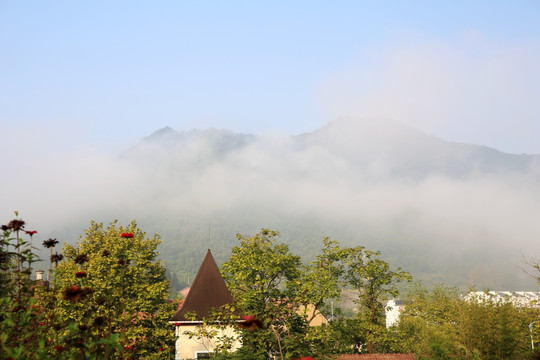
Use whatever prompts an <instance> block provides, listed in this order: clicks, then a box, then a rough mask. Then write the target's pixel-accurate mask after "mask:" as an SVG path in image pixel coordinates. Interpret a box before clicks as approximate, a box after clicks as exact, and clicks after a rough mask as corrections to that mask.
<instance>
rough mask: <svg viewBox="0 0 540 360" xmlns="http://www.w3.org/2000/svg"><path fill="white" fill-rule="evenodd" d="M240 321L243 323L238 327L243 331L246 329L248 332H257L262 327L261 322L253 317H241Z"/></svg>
mask: <svg viewBox="0 0 540 360" xmlns="http://www.w3.org/2000/svg"><path fill="white" fill-rule="evenodd" d="M242 319H243V320H244V321H243V322H242V323H241V324H240V326H241V327H243V328H244V329H248V330H249V331H253V330H257V329H260V328H262V327H263V323H262V321H261V320H259V319H256V318H255V316H253V315H245V316H242Z"/></svg>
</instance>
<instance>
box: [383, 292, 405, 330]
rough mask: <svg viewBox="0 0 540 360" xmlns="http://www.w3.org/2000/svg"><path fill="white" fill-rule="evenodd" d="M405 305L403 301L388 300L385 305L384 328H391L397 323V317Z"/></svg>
mask: <svg viewBox="0 0 540 360" xmlns="http://www.w3.org/2000/svg"><path fill="white" fill-rule="evenodd" d="M404 308H405V305H404V303H403V301H401V300H398V299H392V300H389V301H388V302H387V303H386V308H385V313H386V327H387V328H389V327H392V326H395V325H397V324H398V323H399V316H400V314H401V312H402V311H403V309H404Z"/></svg>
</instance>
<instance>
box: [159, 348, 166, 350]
mask: <svg viewBox="0 0 540 360" xmlns="http://www.w3.org/2000/svg"><path fill="white" fill-rule="evenodd" d="M165 350H167V348H159V351H165Z"/></svg>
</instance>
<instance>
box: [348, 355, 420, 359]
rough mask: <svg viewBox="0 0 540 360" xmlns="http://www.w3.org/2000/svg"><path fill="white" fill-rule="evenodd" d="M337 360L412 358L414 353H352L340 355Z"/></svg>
mask: <svg viewBox="0 0 540 360" xmlns="http://www.w3.org/2000/svg"><path fill="white" fill-rule="evenodd" d="M339 360H414V354H354V355H340V356H339Z"/></svg>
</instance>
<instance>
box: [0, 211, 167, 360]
mask: <svg viewBox="0 0 540 360" xmlns="http://www.w3.org/2000/svg"><path fill="white" fill-rule="evenodd" d="M24 225H25V222H24V221H22V220H20V219H15V220H13V221H12V222H10V223H9V224H8V225H6V226H3V227H2V230H3V234H2V237H1V240H2V248H1V250H2V252H1V253H0V254H1V255H2V257H1V259H2V273H1V275H2V279H3V280H4V279H7V280H9V281H3V282H2V294H1V298H0V305H1V308H0V319H1V322H0V328H1V330H2V332H1V334H2V335H1V336H0V346H1V350H2V354H4V355H5V358H9V359H51V358H55V359H133V358H137V359H158V358H159V359H164V358H169V357H171V356H172V354H173V349H174V334H173V332H172V331H171V330H170V329H168V328H167V326H164V324H166V322H167V320H168V319H169V318H170V316H172V314H173V312H174V310H175V304H173V303H170V302H168V301H167V295H168V291H169V288H168V281H167V280H166V278H165V269H164V267H163V266H162V265H161V264H160V263H159V262H158V261H157V256H158V253H157V252H156V249H157V246H158V244H159V237H157V236H154V237H153V238H146V234H145V233H144V232H142V231H141V230H140V229H139V228H138V227H137V224H136V223H135V222H132V223H131V224H130V225H129V226H127V227H122V226H117V224H116V222H114V223H112V224H110V225H109V226H108V227H107V228H105V227H104V226H103V224H98V223H94V222H92V224H91V226H90V228H89V229H88V230H86V231H85V236H84V237H81V239H80V242H79V243H78V244H77V245H75V246H69V245H66V246H65V248H64V254H58V253H55V254H52V248H53V247H54V246H55V245H56V244H57V243H58V241H56V240H55V239H48V240H45V241H44V242H43V245H44V246H45V247H47V248H50V249H51V269H50V273H51V275H52V278H51V281H50V283H49V282H48V281H34V280H31V278H30V273H31V269H32V263H33V260H34V259H35V257H34V256H33V255H32V254H33V253H32V248H31V246H30V244H29V242H26V241H24V240H23V239H22V237H21V234H22V232H23V229H24ZM26 233H31V232H26ZM33 233H35V231H34V232H33ZM31 235H33V234H30V236H31ZM0 358H4V357H0Z"/></svg>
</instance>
